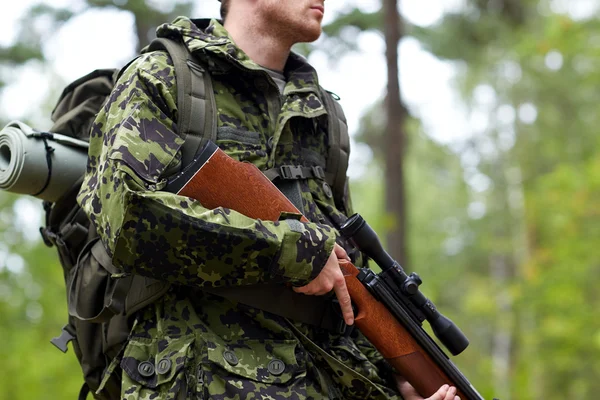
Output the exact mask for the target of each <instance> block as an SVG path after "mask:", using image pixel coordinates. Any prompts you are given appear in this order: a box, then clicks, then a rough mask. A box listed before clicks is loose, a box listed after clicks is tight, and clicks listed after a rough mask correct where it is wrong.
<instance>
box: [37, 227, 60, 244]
mask: <svg viewBox="0 0 600 400" xmlns="http://www.w3.org/2000/svg"><path fill="white" fill-rule="evenodd" d="M40 235H42V240H43V241H44V244H45V245H46V246H48V247H52V246H54V245H56V238H57V236H56V233H54V232H52V231H51V230H50V229H48V228H44V227H42V228H40Z"/></svg>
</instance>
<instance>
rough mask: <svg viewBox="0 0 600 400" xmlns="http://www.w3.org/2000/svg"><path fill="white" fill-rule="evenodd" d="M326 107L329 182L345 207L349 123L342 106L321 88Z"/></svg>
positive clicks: (348, 156) (339, 204)
mask: <svg viewBox="0 0 600 400" xmlns="http://www.w3.org/2000/svg"><path fill="white" fill-rule="evenodd" d="M321 93H322V98H323V101H324V102H325V108H326V109H327V113H328V126H329V128H328V130H329V132H328V139H329V153H328V156H327V168H326V171H327V173H326V177H327V183H329V186H331V189H332V190H333V198H334V199H335V202H336V205H337V206H338V208H341V209H345V205H344V204H343V199H344V186H345V185H346V179H347V178H346V171H347V169H348V159H349V158H350V137H349V136H348V124H347V123H346V117H345V116H344V111H343V110H342V106H340V104H339V103H338V102H337V101H335V100H334V99H333V97H332V96H331V94H330V93H329V92H327V91H326V90H321Z"/></svg>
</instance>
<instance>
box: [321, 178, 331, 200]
mask: <svg viewBox="0 0 600 400" xmlns="http://www.w3.org/2000/svg"><path fill="white" fill-rule="evenodd" d="M323 192H325V196H327V198H328V199H330V198H332V197H333V192H332V191H331V187H329V185H328V184H327V182H323Z"/></svg>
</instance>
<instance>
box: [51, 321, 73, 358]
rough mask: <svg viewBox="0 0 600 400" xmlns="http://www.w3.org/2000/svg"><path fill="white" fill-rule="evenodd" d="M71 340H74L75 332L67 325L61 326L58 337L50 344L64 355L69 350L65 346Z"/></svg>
mask: <svg viewBox="0 0 600 400" xmlns="http://www.w3.org/2000/svg"><path fill="white" fill-rule="evenodd" d="M71 340H75V331H74V330H73V327H72V326H71V325H69V324H67V325H65V326H63V328H62V331H61V332H60V336H58V337H55V338H53V339H52V340H50V343H52V344H53V345H54V346H55V347H56V348H57V349H59V350H60V351H62V352H63V353H66V352H67V350H68V349H69V348H68V347H67V345H68V344H69V342H70V341H71Z"/></svg>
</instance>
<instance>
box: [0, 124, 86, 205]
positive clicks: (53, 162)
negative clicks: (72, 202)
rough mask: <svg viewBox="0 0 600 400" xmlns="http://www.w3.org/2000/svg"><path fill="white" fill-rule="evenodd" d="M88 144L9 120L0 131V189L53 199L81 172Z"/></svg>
mask: <svg viewBox="0 0 600 400" xmlns="http://www.w3.org/2000/svg"><path fill="white" fill-rule="evenodd" d="M88 147H89V145H88V143H87V142H85V141H83V140H79V139H74V138H72V137H69V136H65V135H61V134H58V133H50V132H40V131H36V130H34V129H33V128H31V127H30V126H28V125H27V124H25V123H23V122H20V121H12V122H10V123H9V124H8V125H6V126H5V127H4V128H3V129H2V130H1V131H0V189H2V190H6V191H8V192H12V193H20V194H28V195H31V196H34V197H37V198H39V199H42V200H46V201H51V202H54V201H56V200H58V199H59V198H60V197H61V196H62V195H63V194H64V193H65V192H66V191H67V190H69V189H70V188H72V187H73V185H74V184H75V182H77V180H78V179H79V178H80V177H81V176H82V175H83V174H84V173H85V169H86V163H87V153H88Z"/></svg>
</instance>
